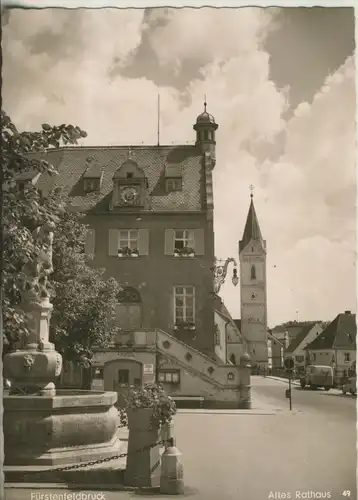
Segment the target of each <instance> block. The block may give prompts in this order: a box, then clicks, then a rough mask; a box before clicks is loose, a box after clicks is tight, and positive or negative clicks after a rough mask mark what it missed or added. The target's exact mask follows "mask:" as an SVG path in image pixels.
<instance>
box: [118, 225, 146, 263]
mask: <svg viewBox="0 0 358 500" xmlns="http://www.w3.org/2000/svg"><path fill="white" fill-rule="evenodd" d="M124 248H129V249H130V250H137V251H138V253H139V255H149V231H148V229H110V230H109V242H108V253H109V255H112V256H116V257H117V256H118V251H119V250H123V249H124Z"/></svg>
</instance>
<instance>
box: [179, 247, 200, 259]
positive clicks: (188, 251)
mask: <svg viewBox="0 0 358 500" xmlns="http://www.w3.org/2000/svg"><path fill="white" fill-rule="evenodd" d="M174 257H195V251H194V249H193V248H190V247H184V248H175V249H174Z"/></svg>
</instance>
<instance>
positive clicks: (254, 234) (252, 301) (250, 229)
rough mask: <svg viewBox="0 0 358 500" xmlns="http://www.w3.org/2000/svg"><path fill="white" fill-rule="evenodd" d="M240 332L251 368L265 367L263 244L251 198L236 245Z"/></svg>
mask: <svg viewBox="0 0 358 500" xmlns="http://www.w3.org/2000/svg"><path fill="white" fill-rule="evenodd" d="M239 260H240V295H241V333H242V335H243V337H244V338H245V339H246V341H247V342H248V349H249V355H250V357H251V359H252V362H253V364H254V365H259V366H262V367H264V366H266V367H267V366H268V347H267V283H266V241H265V240H264V239H263V238H262V234H261V230H260V225H259V222H258V218H257V215H256V211H255V207H254V201H253V195H252V194H251V202H250V208H249V212H248V215H247V219H246V225H245V229H244V233H243V237H242V240H241V241H240V242H239Z"/></svg>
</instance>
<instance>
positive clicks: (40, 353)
mask: <svg viewBox="0 0 358 500" xmlns="http://www.w3.org/2000/svg"><path fill="white" fill-rule="evenodd" d="M52 308H53V306H52V304H50V302H49V299H48V298H44V299H42V300H41V301H39V300H35V299H32V300H31V298H27V300H25V301H24V302H23V303H22V304H21V309H22V310H23V311H24V312H25V313H26V314H27V315H28V321H27V327H28V330H29V332H30V333H29V336H28V337H27V338H26V339H24V340H23V341H22V342H21V343H20V344H19V349H17V350H16V351H14V352H10V353H8V354H6V356H5V357H4V374H5V377H6V378H7V379H9V380H10V382H11V390H10V394H34V395H35V394H37V395H44V396H51V395H52V396H54V395H55V383H54V382H55V380H56V377H58V376H59V375H60V373H61V369H62V356H61V355H60V354H59V353H58V352H56V351H55V346H54V345H53V344H51V342H49V324H50V318H51V313H52Z"/></svg>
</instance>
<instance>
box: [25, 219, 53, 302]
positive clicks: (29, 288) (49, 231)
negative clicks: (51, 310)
mask: <svg viewBox="0 0 358 500" xmlns="http://www.w3.org/2000/svg"><path fill="white" fill-rule="evenodd" d="M54 229H55V224H54V223H53V222H46V223H45V224H44V225H43V226H39V227H37V228H36V229H35V230H34V231H33V233H32V235H33V238H34V244H35V247H36V249H37V255H36V258H35V259H34V260H33V261H31V262H28V263H27V264H25V265H24V267H23V269H22V271H23V273H24V275H25V283H24V297H23V298H24V299H29V298H31V299H44V298H48V297H49V291H48V289H47V279H48V276H49V275H50V274H51V273H52V272H53V265H52V243H53V231H54Z"/></svg>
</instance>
